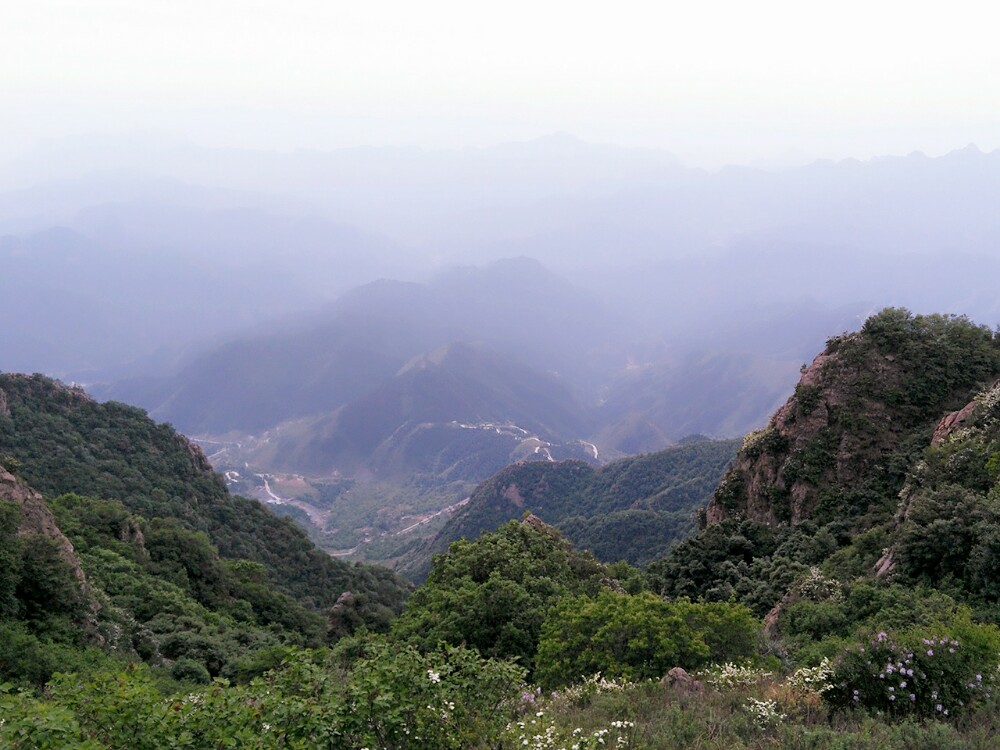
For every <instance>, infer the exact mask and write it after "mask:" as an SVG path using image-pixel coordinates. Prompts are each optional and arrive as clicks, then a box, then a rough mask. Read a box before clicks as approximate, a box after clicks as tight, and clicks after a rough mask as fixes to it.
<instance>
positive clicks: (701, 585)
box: [649, 308, 1000, 640]
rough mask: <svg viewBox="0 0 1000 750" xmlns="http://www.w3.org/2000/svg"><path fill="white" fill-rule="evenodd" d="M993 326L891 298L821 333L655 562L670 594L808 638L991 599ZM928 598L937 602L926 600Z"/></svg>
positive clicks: (997, 472)
mask: <svg viewBox="0 0 1000 750" xmlns="http://www.w3.org/2000/svg"><path fill="white" fill-rule="evenodd" d="M997 378H1000V337H998V336H997V334H995V333H994V332H993V331H991V330H990V329H989V328H987V327H985V326H977V325H975V324H973V323H971V322H970V321H968V320H967V319H965V318H961V317H954V316H943V315H928V316H923V315H912V314H911V313H909V312H908V311H906V310H900V309H892V308H890V309H886V310H883V311H882V312H881V313H879V314H877V315H875V316H873V317H871V318H869V319H868V321H867V322H866V323H865V324H864V326H863V328H862V329H861V331H860V332H858V333H855V334H845V335H843V336H839V337H836V338H833V339H831V340H830V341H829V342H828V343H827V347H826V349H825V351H824V352H823V353H822V354H821V355H819V356H818V357H817V358H816V359H815V361H814V362H813V363H812V365H811V366H810V367H808V368H806V369H805V370H804V371H803V373H802V378H801V381H800V383H799V385H798V386H797V388H796V391H795V394H794V395H793V396H792V397H791V398H790V399H789V400H788V402H787V403H786V404H785V405H784V406H783V407H782V408H781V409H779V410H778V412H777V413H776V414H775V415H774V417H773V418H772V419H771V421H770V423H769V424H768V426H767V427H766V428H764V429H763V430H760V431H758V432H756V433H751V434H750V435H748V436H747V438H746V439H745V441H744V443H743V446H742V447H741V449H740V451H739V454H738V455H737V457H736V460H735V461H734V463H733V465H732V467H731V468H730V469H729V470H728V471H727V473H726V475H725V477H724V478H723V480H722V481H721V482H720V484H719V487H718V488H717V489H716V491H715V493H714V495H713V498H712V500H711V502H710V503H709V504H708V507H707V509H706V513H705V518H704V521H705V524H706V525H705V527H704V528H703V530H702V531H701V532H700V533H699V534H697V535H696V536H694V537H693V538H691V539H689V540H686V541H685V542H683V543H681V544H680V545H678V546H677V547H676V548H674V550H673V551H672V552H671V554H670V555H669V556H668V557H666V558H665V559H663V560H661V561H658V562H656V563H654V564H653V565H651V566H650V568H649V572H650V574H651V576H652V578H653V579H654V583H655V585H656V587H657V588H659V590H660V591H661V592H663V593H665V594H667V595H669V596H690V597H693V598H701V599H709V600H729V599H731V598H733V597H735V598H737V599H740V600H742V601H744V602H745V603H747V604H749V605H750V606H751V607H752V608H753V609H755V610H756V611H757V612H758V613H759V614H762V615H763V614H765V613H768V612H769V611H770V615H769V617H768V621H769V626H770V627H781V628H783V629H785V630H786V631H787V632H788V633H790V634H791V635H792V636H793V637H799V638H802V639H805V640H815V639H822V638H834V637H847V636H849V635H851V634H852V633H853V632H854V629H855V628H856V627H858V625H859V623H860V622H864V621H866V618H869V617H873V616H875V615H876V614H877V615H878V616H879V617H880V618H881V619H880V620H879V621H878V624H879V625H880V627H881V628H883V629H884V628H886V627H891V626H906V625H912V624H913V623H914V621H915V620H914V618H919V617H931V618H933V617H936V616H940V615H941V613H942V612H944V611H948V610H949V609H951V608H954V607H955V606H957V603H965V604H967V605H969V606H971V607H972V608H973V609H974V611H975V612H977V616H979V617H981V618H985V619H988V620H997V619H998V617H1000V609H998V608H997V607H996V604H995V603H996V602H997V601H998V600H1000V587H998V583H997V582H998V581H1000V576H998V575H997V574H996V573H997V571H998V570H1000V545H998V544H997V543H996V540H997V539H1000V516H998V515H997V513H996V511H995V508H996V507H997V505H996V504H997V502H998V500H1000V469H998V467H1000V429H998V428H997V423H998V422H997V420H998V419H1000V409H998V408H997V405H998V403H1000V397H998V395H997V391H998V389H997V387H996V385H995V383H996V381H997ZM935 613H936V614H935Z"/></svg>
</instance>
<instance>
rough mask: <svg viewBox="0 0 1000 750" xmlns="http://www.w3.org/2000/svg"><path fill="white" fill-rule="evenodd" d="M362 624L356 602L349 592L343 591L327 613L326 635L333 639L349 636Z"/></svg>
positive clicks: (362, 619)
mask: <svg viewBox="0 0 1000 750" xmlns="http://www.w3.org/2000/svg"><path fill="white" fill-rule="evenodd" d="M363 624H364V618H363V617H362V616H361V614H360V613H359V612H358V600H357V597H355V596H354V593H353V592H351V591H345V592H344V593H342V594H341V595H340V596H338V597H337V601H336V602H335V603H334V605H333V606H332V607H330V611H329V612H328V613H327V633H328V634H329V635H330V636H331V637H333V638H342V637H344V636H347V635H350V634H351V633H353V632H354V631H355V630H357V629H358V628H359V627H361V625H363Z"/></svg>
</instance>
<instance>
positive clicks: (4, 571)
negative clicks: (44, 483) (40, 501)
mask: <svg viewBox="0 0 1000 750" xmlns="http://www.w3.org/2000/svg"><path fill="white" fill-rule="evenodd" d="M20 523H21V509H20V507H19V506H18V504H17V503H13V502H8V501H6V500H0V621H2V620H4V619H5V618H7V617H13V616H14V615H16V614H17V612H18V609H19V605H18V600H17V587H18V583H19V582H20V580H21V555H22V542H21V539H20V538H18V536H17V528H18V526H19V525H20Z"/></svg>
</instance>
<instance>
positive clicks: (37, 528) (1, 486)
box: [0, 466, 86, 585]
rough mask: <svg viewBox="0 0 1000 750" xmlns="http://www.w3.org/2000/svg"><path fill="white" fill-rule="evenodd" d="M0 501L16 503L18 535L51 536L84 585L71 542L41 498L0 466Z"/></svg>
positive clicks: (81, 571)
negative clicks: (17, 507) (18, 519)
mask: <svg viewBox="0 0 1000 750" xmlns="http://www.w3.org/2000/svg"><path fill="white" fill-rule="evenodd" d="M0 500H7V501H9V502H14V503H17V505H18V506H19V507H20V509H21V523H20V525H19V526H18V529H17V533H18V536H34V535H40V536H46V537H48V538H49V539H52V540H53V541H54V542H55V543H56V545H57V546H58V548H59V553H60V556H61V557H62V558H63V560H65V561H66V563H67V564H68V565H69V566H70V568H71V569H72V571H73V575H75V576H76V578H77V580H78V581H80V583H81V585H85V584H86V576H84V573H83V568H82V567H81V566H80V560H79V558H78V557H77V556H76V552H74V550H73V545H72V544H71V543H70V541H69V539H67V538H66V535H65V534H63V533H62V531H61V530H60V529H59V526H58V524H57V523H56V519H55V517H54V516H53V515H52V511H51V510H49V506H48V505H46V504H45V500H44V499H43V498H42V496H41V495H40V494H39V493H37V492H35V490H33V489H31V487H29V486H28V485H27V484H25V483H24V482H23V481H21V480H20V479H18V478H17V477H16V476H14V475H13V474H11V473H10V472H8V471H7V470H6V469H4V468H3V467H2V466H0Z"/></svg>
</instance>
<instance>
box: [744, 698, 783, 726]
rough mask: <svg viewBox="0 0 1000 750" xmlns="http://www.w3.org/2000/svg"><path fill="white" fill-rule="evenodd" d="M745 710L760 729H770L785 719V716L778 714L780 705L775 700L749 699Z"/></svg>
mask: <svg viewBox="0 0 1000 750" xmlns="http://www.w3.org/2000/svg"><path fill="white" fill-rule="evenodd" d="M743 708H744V709H745V710H746V711H747V713H749V714H750V716H751V718H753V723H754V724H755V725H756V726H757V728H758V729H770V728H771V727H773V726H775V725H776V724H777V723H778V722H779V721H782V720H783V719H784V718H785V714H782V713H778V704H777V703H776V702H775V701H773V700H758V699H757V698H747V702H746V703H745V704H744V705H743Z"/></svg>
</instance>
